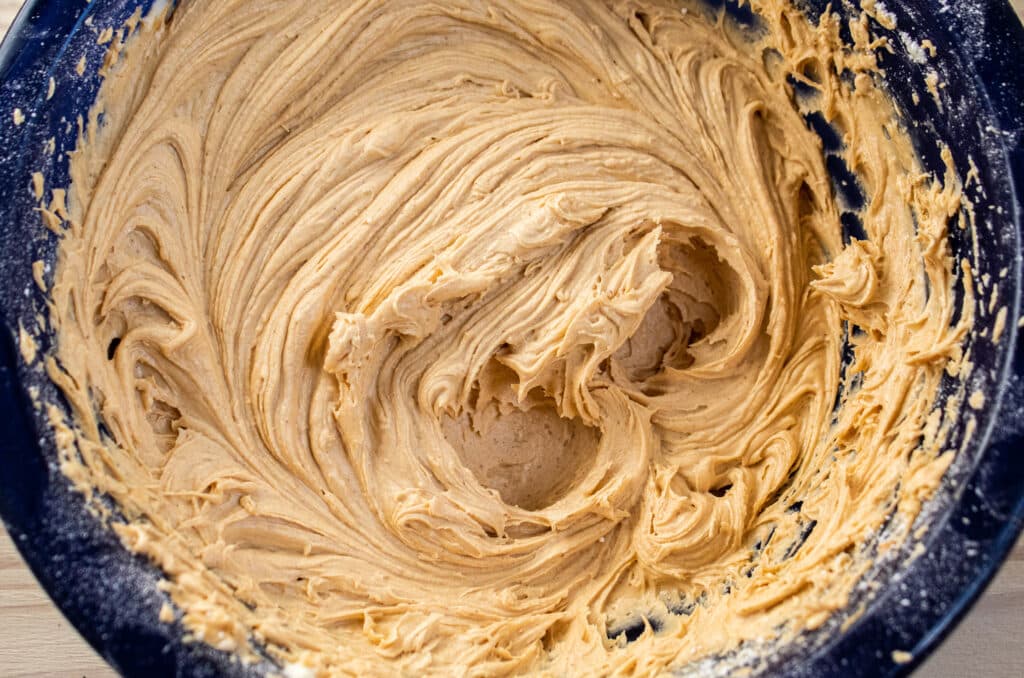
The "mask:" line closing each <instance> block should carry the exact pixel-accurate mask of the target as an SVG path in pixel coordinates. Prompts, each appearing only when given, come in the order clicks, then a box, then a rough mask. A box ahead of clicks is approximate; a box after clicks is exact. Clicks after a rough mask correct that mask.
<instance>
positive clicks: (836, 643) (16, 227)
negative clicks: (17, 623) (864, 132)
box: [0, 0, 1024, 676]
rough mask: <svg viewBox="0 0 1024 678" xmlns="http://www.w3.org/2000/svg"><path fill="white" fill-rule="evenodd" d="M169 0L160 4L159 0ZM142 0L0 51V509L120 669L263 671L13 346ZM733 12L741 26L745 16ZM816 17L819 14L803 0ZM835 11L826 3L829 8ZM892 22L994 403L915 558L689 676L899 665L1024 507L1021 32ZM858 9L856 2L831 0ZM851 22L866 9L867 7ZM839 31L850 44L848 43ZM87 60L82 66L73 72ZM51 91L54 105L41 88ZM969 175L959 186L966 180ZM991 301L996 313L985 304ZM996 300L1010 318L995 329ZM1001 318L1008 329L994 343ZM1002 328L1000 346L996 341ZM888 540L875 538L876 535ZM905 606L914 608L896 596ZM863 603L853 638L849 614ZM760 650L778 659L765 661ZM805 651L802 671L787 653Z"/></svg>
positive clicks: (897, 90) (901, 77)
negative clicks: (41, 194)
mask: <svg viewBox="0 0 1024 678" xmlns="http://www.w3.org/2000/svg"><path fill="white" fill-rule="evenodd" d="M163 1H165V0H157V2H163ZM153 4H155V3H154V2H153V1H152V0H143V1H142V2H139V1H138V0H104V1H101V0H94V1H93V2H90V3H89V4H88V5H85V4H83V3H80V2H62V1H59V0H37V1H35V2H33V1H30V2H28V4H27V6H26V8H25V9H24V10H23V11H22V13H21V15H19V18H18V20H17V21H16V22H15V24H14V26H13V27H12V29H11V33H10V35H9V36H8V38H7V39H6V40H5V42H4V45H3V48H2V49H0V89H2V92H0V101H5V102H8V103H9V104H10V105H11V107H12V108H18V109H20V111H21V112H22V114H23V115H24V116H25V121H24V123H22V124H20V125H12V124H10V122H9V121H10V120H11V111H10V110H6V111H4V115H5V116H7V117H5V118H4V120H5V122H4V123H3V124H2V125H0V155H2V157H3V167H4V168H5V172H4V173H3V176H0V246H2V249H0V251H2V252H3V253H4V254H3V257H2V258H0V307H2V310H3V320H4V323H5V325H6V327H7V331H6V332H0V336H2V341H0V343H2V353H3V358H2V360H0V402H2V403H3V405H4V406H5V407H6V410H7V411H8V412H9V413H10V415H9V417H8V418H7V420H6V421H4V422H3V423H0V427H2V428H0V441H2V442H0V461H2V467H3V468H4V469H5V470H4V474H3V476H2V477H0V513H2V514H3V517H4V520H5V522H6V523H7V525H8V529H9V530H10V532H11V535H12V537H14V539H15V541H16V543H17V544H18V547H19V548H20V549H21V551H22V553H23V554H24V556H25V558H26V560H27V561H28V562H29V564H30V566H31V567H32V568H33V571H34V572H35V573H36V576H37V577H38V578H39V579H40V581H41V583H42V584H43V586H44V587H45V588H46V589H47V591H48V592H49V593H50V595H51V596H52V597H53V598H54V600H55V602H56V603H57V604H58V605H59V606H60V607H61V609H62V610H63V611H64V613H65V614H66V615H67V616H68V618H69V619H70V621H71V622H72V623H73V624H74V625H75V626H76V627H77V628H78V629H79V630H80V631H81V632H82V634H83V635H84V636H85V637H86V638H87V639H88V640H89V641H90V642H91V643H92V644H93V646H94V647H96V648H97V649H98V650H99V651H100V652H101V654H103V656H104V657H105V658H106V659H107V660H108V661H110V662H111V663H112V664H113V665H114V666H115V667H116V668H118V669H119V670H121V671H122V672H123V673H125V674H128V675H136V674H138V675H143V674H144V673H145V674H147V675H148V674H150V673H152V672H154V671H155V672H157V673H159V674H161V675H162V674H164V673H167V674H181V673H187V674H189V675H258V674H263V673H265V672H267V671H268V670H270V669H271V668H272V664H271V663H270V662H269V661H266V662H263V663H261V664H258V665H255V666H241V665H240V664H238V663H237V662H233V661H232V660H231V657H230V656H229V655H226V654H224V653H220V652H217V651H214V650H212V649H210V648H209V647H207V646H205V645H201V644H186V643H183V642H181V641H182V635H183V633H184V631H183V629H181V628H180V627H179V626H177V625H166V624H163V623H160V622H159V621H157V611H158V610H159V609H160V606H161V604H162V603H163V602H164V600H165V599H164V596H163V594H162V593H160V592H159V590H158V589H157V586H156V585H157V582H158V580H159V578H160V576H159V572H158V571H156V569H155V568H154V567H153V566H152V565H150V564H149V563H148V562H147V561H145V560H144V559H141V558H139V557H136V556H134V555H132V554H130V553H129V552H127V551H126V550H125V549H124V548H123V547H122V546H121V545H120V543H119V542H118V541H117V539H116V538H115V537H114V536H113V535H112V533H111V532H110V531H109V530H107V529H106V528H104V527H103V526H102V525H101V524H100V523H99V522H98V520H97V519H96V518H94V517H93V516H92V515H91V514H89V513H87V512H86V511H85V510H84V500H83V498H82V497H81V496H80V495H78V494H77V493H75V492H73V491H72V490H71V489H70V488H69V486H68V483H67V481H66V479H65V478H64V476H63V475H62V474H61V473H60V471H59V469H58V468H57V461H56V460H57V453H56V449H55V442H54V438H53V433H52V431H51V428H50V427H49V425H48V424H47V420H46V412H45V410H40V409H38V408H36V407H35V406H34V405H33V402H32V398H31V397H30V396H29V392H30V390H31V391H32V392H34V393H38V400H39V401H40V402H43V403H56V404H57V405H58V406H60V407H66V406H65V404H64V401H63V398H62V396H61V395H60V394H59V393H58V391H57V390H56V388H55V387H54V385H53V383H52V382H51V381H50V380H49V379H48V378H47V377H46V375H45V372H44V370H43V369H42V367H41V362H42V361H40V360H36V361H35V362H34V363H33V364H32V365H28V364H26V363H25V362H24V360H22V359H21V358H20V356H19V354H18V349H17V336H18V330H19V324H20V326H23V327H25V328H32V329H33V330H34V333H36V334H38V335H39V349H40V352H41V354H42V355H43V356H45V355H47V354H48V353H49V352H50V351H51V349H52V347H53V343H52V340H53V337H52V336H51V335H49V334H48V333H47V332H46V331H45V327H44V325H45V323H41V322H40V321H39V320H38V319H37V316H39V315H42V316H47V315H48V311H47V306H46V302H47V300H46V295H45V293H43V292H42V291H41V290H40V289H39V288H38V286H37V285H36V283H35V282H34V281H33V277H32V264H33V262H35V261H43V262H45V264H46V275H45V279H46V281H47V282H48V283H49V282H50V281H51V280H52V268H53V262H54V257H55V251H56V246H57V238H56V236H54V235H53V233H51V232H50V231H48V230H46V229H45V228H43V226H42V222H41V219H40V216H39V213H38V201H37V200H36V197H35V195H34V192H33V184H32V174H33V173H34V172H42V174H43V175H44V176H45V177H46V190H47V194H48V192H49V190H50V189H51V188H53V187H65V186H66V185H67V183H68V167H67V156H66V154H67V153H68V152H70V151H72V150H73V149H74V147H75V145H76V142H77V138H78V130H79V124H80V122H79V120H80V119H81V118H84V117H85V116H86V113H87V111H88V109H89V107H90V105H91V104H92V102H93V100H94V99H95V96H96V92H97V90H98V88H99V85H100V80H99V78H98V76H96V75H95V73H96V70H97V66H98V65H99V63H100V62H101V61H102V59H103V55H104V53H105V52H106V50H107V45H99V44H97V40H96V34H97V33H98V27H105V26H119V25H122V24H123V23H124V21H125V20H126V19H127V18H128V17H129V16H130V15H131V14H132V12H134V11H135V9H136V7H137V6H140V5H141V6H142V8H143V10H144V11H148V10H149V9H150V7H151V6H152V5H153ZM710 4H712V5H715V4H718V5H724V6H725V8H726V11H728V12H730V13H731V14H732V15H733V16H734V18H736V19H738V20H739V21H741V22H746V23H749V22H751V21H752V20H753V18H752V17H751V15H750V13H749V9H746V8H740V7H739V6H738V5H737V4H736V3H735V2H733V1H731V0H730V1H729V2H724V3H723V2H721V0H719V2H717V3H715V2H711V3H710ZM806 5H807V6H808V8H809V16H817V15H818V14H819V13H820V12H822V11H823V10H824V9H825V6H826V2H824V0H809V1H808V2H807V3H806ZM834 5H835V3H833V9H836V7H835V6H834ZM893 5H894V6H893V7H891V8H890V10H891V13H892V14H893V15H895V18H896V22H897V23H896V29H895V30H885V29H881V28H880V27H878V26H877V25H875V26H874V28H875V29H876V30H877V31H878V32H879V33H880V34H882V35H886V36H887V37H889V39H890V41H891V44H892V45H893V51H892V53H891V54H886V55H885V56H884V57H883V59H882V66H883V68H884V69H885V75H886V80H885V81H886V84H887V86H888V88H889V90H890V92H891V94H892V96H893V98H894V100H895V102H896V104H897V108H898V110H899V111H900V113H901V114H902V118H903V121H904V123H905V125H906V127H907V129H908V130H909V132H910V134H911V136H912V138H913V140H914V143H915V147H916V148H917V151H918V153H919V155H920V157H921V159H922V162H923V163H924V165H925V167H926V168H927V169H928V170H929V171H931V172H933V173H935V174H936V175H937V176H941V175H942V171H943V169H944V165H943V162H942V160H941V157H940V147H941V144H945V145H946V146H948V147H949V149H950V151H951V152H952V154H953V157H954V161H955V164H956V167H957V168H958V170H959V171H960V174H961V180H962V181H964V182H965V192H966V194H967V195H968V197H969V198H970V199H971V201H972V203H973V205H974V215H973V216H974V221H975V228H974V229H964V230H960V229H956V228H952V229H951V233H950V239H951V244H952V249H953V252H954V255H955V257H956V258H957V259H958V260H959V259H966V260H969V261H970V262H971V264H972V266H973V268H974V270H975V272H976V277H977V280H978V281H979V288H978V290H977V292H978V294H977V299H978V306H977V309H976V318H977V320H976V323H975V327H974V330H973V332H972V333H971V336H970V337H969V339H968V341H967V345H966V348H968V349H969V350H970V352H971V359H972V362H973V363H974V369H973V371H972V372H971V374H970V377H969V379H968V381H967V382H966V383H961V382H960V381H959V380H956V379H953V378H952V377H950V378H948V379H947V381H946V383H944V385H943V388H942V393H941V395H940V399H944V398H950V397H956V396H957V394H963V393H965V392H966V393H971V392H973V391H975V390H979V391H981V392H983V393H984V394H985V395H986V403H987V406H986V407H985V408H982V409H981V410H980V411H973V410H969V409H967V408H965V409H964V411H963V416H961V417H960V420H959V421H958V423H957V425H956V426H955V427H954V430H953V431H952V433H951V436H950V439H949V443H948V446H949V447H950V448H951V449H957V450H959V453H958V455H957V458H956V460H955V461H954V463H953V465H952V467H951V468H950V470H949V472H948V473H947V476H946V478H945V480H944V482H943V484H942V487H941V488H940V490H939V491H938V492H937V493H936V496H935V497H934V498H933V499H932V500H931V501H930V502H928V505H927V507H926V509H925V511H924V512H923V513H922V515H921V517H920V518H919V521H920V522H921V523H922V524H925V523H927V524H928V525H929V526H930V527H929V529H928V530H927V533H926V534H924V536H923V537H922V538H921V540H920V541H921V542H922V543H923V545H924V546H925V547H926V550H925V555H923V556H922V557H920V558H917V559H916V560H914V561H913V562H912V563H910V564H907V562H906V561H907V557H908V555H909V553H910V550H911V549H912V548H914V546H915V543H912V541H914V540H911V541H908V543H906V544H904V545H903V546H902V547H900V548H898V549H895V550H893V551H892V552H891V553H889V554H888V555H887V556H886V557H884V558H879V559H877V560H876V564H875V567H874V570H873V571H872V573H871V574H870V575H869V576H868V577H867V579H866V581H874V582H878V583H881V587H880V590H878V591H875V590H873V589H872V588H871V587H869V586H867V585H863V586H861V587H859V588H858V589H857V590H856V591H855V592H854V599H853V600H852V601H851V604H850V605H849V606H848V608H847V611H846V612H842V613H839V614H837V615H836V616H835V617H834V618H833V619H832V620H830V621H829V622H828V623H827V624H826V625H825V626H824V627H822V628H821V629H818V630H817V631H815V632H812V633H808V634H805V636H804V637H802V638H801V639H800V640H799V641H798V642H795V643H792V644H790V645H787V646H784V647H772V648H764V647H753V646H750V647H745V648H741V649H740V651H738V652H735V653H732V654H731V655H730V656H729V657H724V658H715V659H711V660H707V662H704V663H699V664H698V665H694V666H691V667H688V668H687V669H686V670H685V671H684V672H685V673H690V672H694V673H695V672H698V671H703V670H706V669H708V668H710V667H711V665H712V664H714V666H715V667H716V669H717V670H719V671H721V670H728V669H729V668H730V667H731V668H736V667H738V666H739V665H744V666H749V667H751V668H754V669H755V670H756V671H767V672H771V673H782V674H787V675H800V676H804V675H806V676H831V675H835V676H838V675H848V674H849V673H850V672H851V671H854V672H858V671H857V669H858V668H859V672H868V671H870V672H871V673H872V674H873V675H877V674H882V675H885V674H900V673H904V672H906V671H909V670H910V669H911V668H912V667H913V666H914V665H915V664H916V663H917V662H918V661H920V659H921V658H922V657H923V656H924V655H925V654H927V651H928V650H929V649H930V648H931V647H933V646H934V644H935V643H936V642H937V640H938V639H939V638H940V637H941V635H942V634H944V633H945V631H946V630H948V627H949V626H950V624H951V623H952V621H954V620H955V618H956V617H957V616H958V615H959V614H961V613H962V611H963V610H964V609H965V608H966V606H967V605H968V604H969V602H970V601H972V600H973V599H974V598H975V597H976V596H977V594H978V592H979V590H980V588H981V587H983V585H984V583H985V582H986V581H987V580H988V578H989V577H990V576H991V573H992V571H993V570H994V568H995V567H996V565H997V564H998V563H999V562H1000V561H1001V559H1002V557H1003V556H1004V555H1005V553H1006V551H1007V549H1008V548H1009V547H1010V545H1012V541H1013V538H1014V537H1015V536H1016V534H1017V532H1018V531H1019V529H1020V524H1021V523H1020V516H1021V515H1022V513H1024V505H1022V498H1024V460H1022V459H1019V458H1018V456H1019V455H1015V454H1013V452H1014V450H1015V448H1016V446H1017V445H1018V444H1019V443H1020V441H1021V431H1022V428H1024V416H1022V415H1024V386H1022V384H1021V381H1020V377H1019V376H1018V375H1020V374H1021V371H1022V367H1024V356H1022V355H1021V351H1020V350H1018V348H1017V344H1018V342H1017V320H1016V319H1017V317H1018V302H1019V297H1020V283H1021V240H1020V214H1019V211H1020V205H1019V201H1018V198H1017V194H1016V189H1015V180H1020V179H1021V178H1024V158H1022V155H1024V153H1022V151H1021V144H1020V134H1021V128H1022V123H1021V120H1020V116H1021V112H1020V106H1019V104H1017V101H1018V100H1024V74H1021V73H1018V72H1016V71H1019V69H1018V68H1017V66H1016V65H1017V64H1019V63H1022V62H1024V31H1022V30H1021V27H1020V24H1019V22H1018V21H1017V20H1016V18H1015V16H1014V14H1013V12H1012V10H1011V9H1010V7H1009V5H1008V4H1007V3H1006V2H1003V1H1001V0H1000V1H996V0H968V1H965V2H959V3H956V4H955V5H954V4H952V3H949V4H945V3H944V2H941V1H940V0H915V1H908V2H902V3H899V4H898V6H895V5H896V3H893ZM837 11H839V12H840V13H841V14H846V15H847V16H849V15H851V12H852V11H853V10H852V9H850V8H849V7H843V8H839V9H838V10H837ZM856 11H858V12H859V11H860V10H859V9H858V10H856ZM846 37H849V36H846ZM925 38H927V39H930V40H931V41H932V43H933V44H934V45H935V47H936V48H937V51H936V56H934V57H930V58H927V59H921V58H920V53H919V51H918V50H919V49H920V48H919V47H918V48H917V49H915V45H917V46H919V45H920V43H921V40H923V39H925ZM83 59H84V60H85V64H86V66H85V69H84V72H83V73H84V74H83V75H80V74H79V73H78V72H77V67H78V65H79V63H80V61H81V60H83ZM932 70H934V71H935V73H936V74H937V75H938V77H939V80H940V82H942V83H945V84H944V87H943V88H942V90H941V92H942V94H941V97H942V101H943V105H942V106H941V107H940V106H938V105H937V104H936V102H935V100H934V99H933V97H932V96H931V95H930V94H929V93H928V92H927V86H926V77H927V76H928V74H929V72H930V71H932ZM51 82H52V83H53V87H54V89H53V95H52V96H49V92H50V87H51V84H50V83H51ZM808 125H809V126H811V127H812V128H813V129H815V130H816V131H817V132H818V133H819V134H820V135H821V136H822V137H823V140H825V141H826V148H828V146H829V143H830V141H829V140H830V139H831V136H830V135H832V134H834V132H833V131H832V130H831V129H830V128H829V127H828V125H827V123H825V122H824V120H823V119H821V118H820V116H818V117H817V118H815V117H814V116H809V117H808ZM971 167H973V168H975V169H974V170H973V171H974V172H975V173H976V180H973V181H970V182H967V180H966V169H967V168H971ZM829 168H830V170H831V171H832V172H833V179H834V180H835V189H836V191H837V192H839V193H842V194H843V198H844V202H845V203H846V204H850V205H852V206H853V207H856V206H857V204H858V201H860V202H863V199H864V196H863V195H862V194H861V189H860V188H858V184H857V181H856V178H855V177H854V176H853V175H852V174H851V173H850V172H849V170H848V169H847V168H846V167H845V165H844V164H843V162H842V159H841V157H840V156H839V154H838V153H832V154H831V155H830V157H829ZM843 224H844V227H845V229H846V233H845V235H846V236H847V237H856V236H857V235H858V228H859V223H858V220H857V217H856V214H855V213H854V212H852V211H851V212H849V213H848V214H846V215H844V219H843ZM993 298H995V302H993V303H992V305H991V308H990V301H991V300H992V299H993ZM1000 309H1005V311H1003V314H1002V316H1003V319H1002V320H1000V319H999V317H1000ZM997 325H1002V327H1003V329H1002V330H1001V332H996V327H997ZM999 335H1001V336H999ZM879 536H880V537H883V536H884V534H883V535H879ZM903 600H911V601H913V604H912V605H905V604H901V601H903ZM861 603H863V605H864V606H865V608H864V609H865V611H864V613H863V615H862V616H860V617H859V618H858V619H857V620H856V621H854V622H852V623H851V625H850V626H849V628H848V629H846V630H845V631H844V632H843V633H840V632H839V631H840V627H841V626H842V625H843V624H844V622H847V621H848V615H849V614H850V611H852V610H854V609H856V608H857V607H858V606H859V605H860V604H861ZM769 650H770V651H769ZM893 650H903V651H908V652H910V653H911V654H912V655H913V657H914V659H913V660H912V661H910V662H909V663H905V664H895V663H893V662H892V661H891V659H890V657H891V653H892V651H893ZM798 659H799V661H797V660H798Z"/></svg>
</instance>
